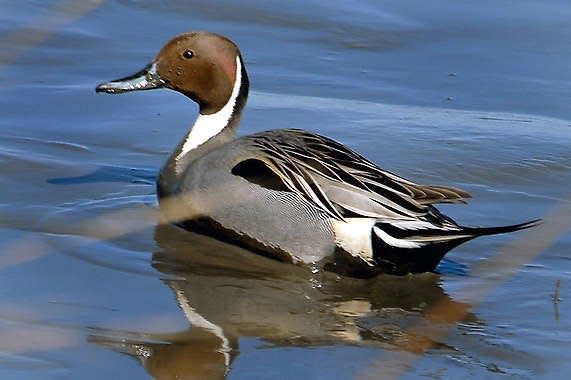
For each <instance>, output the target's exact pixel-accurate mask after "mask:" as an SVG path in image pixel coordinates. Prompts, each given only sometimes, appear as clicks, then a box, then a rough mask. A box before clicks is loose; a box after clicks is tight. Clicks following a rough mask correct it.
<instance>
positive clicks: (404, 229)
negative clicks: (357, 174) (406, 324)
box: [371, 219, 541, 274]
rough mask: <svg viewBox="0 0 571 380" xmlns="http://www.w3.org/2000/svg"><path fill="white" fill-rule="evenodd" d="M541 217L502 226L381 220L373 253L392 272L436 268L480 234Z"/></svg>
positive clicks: (524, 225) (526, 225)
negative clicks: (466, 225)
mask: <svg viewBox="0 0 571 380" xmlns="http://www.w3.org/2000/svg"><path fill="white" fill-rule="evenodd" d="M540 223H541V220H540V219H536V220H532V221H529V222H525V223H520V224H514V225H510V226H500V227H463V226H459V225H456V224H452V223H447V224H445V225H442V226H439V225H435V224H432V223H430V222H428V221H379V222H377V223H375V225H374V226H373V230H372V232H371V240H372V246H373V257H374V260H375V262H376V264H377V266H380V267H381V268H382V269H383V271H385V272H387V273H393V274H406V273H419V272H431V271H434V269H435V268H436V266H437V265H438V263H439V262H440V260H441V259H442V258H443V257H444V255H445V254H446V253H447V252H448V251H450V250H451V249H452V248H454V247H457V246H458V245H460V244H462V243H465V242H467V241H469V240H472V239H474V238H476V237H479V236H486V235H496V234H503V233H508V232H514V231H519V230H523V229H526V228H531V227H534V226H537V225H538V224H540Z"/></svg>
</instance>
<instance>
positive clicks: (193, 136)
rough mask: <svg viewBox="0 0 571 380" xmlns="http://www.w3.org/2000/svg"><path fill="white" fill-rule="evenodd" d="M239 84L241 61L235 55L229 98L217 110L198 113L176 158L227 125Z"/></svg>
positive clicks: (202, 142) (234, 104)
mask: <svg viewBox="0 0 571 380" xmlns="http://www.w3.org/2000/svg"><path fill="white" fill-rule="evenodd" d="M241 85H242V63H241V62H240V57H239V56H236V80H235V81H234V87H233V88H232V94H231V95H230V99H228V102H226V104H225V105H224V107H222V108H221V109H220V110H219V111H218V112H216V113H213V114H210V115H203V114H199V115H198V118H196V121H195V122H194V125H193V126H192V128H191V130H190V132H189V133H188V135H187V136H186V140H185V141H184V144H183V146H182V150H181V152H180V154H179V155H178V156H177V157H176V159H177V160H179V159H180V158H181V157H183V156H184V155H185V154H187V153H188V152H190V151H191V150H192V149H194V148H196V147H198V146H199V145H202V144H204V143H205V142H206V141H208V140H210V139H211V138H212V137H214V136H216V135H217V134H219V133H220V132H221V131H222V130H223V129H224V128H225V127H226V126H227V125H228V122H229V121H230V118H231V117H232V114H233V113H234V107H235V106H236V99H237V98H238V93H239V92H240V86H241Z"/></svg>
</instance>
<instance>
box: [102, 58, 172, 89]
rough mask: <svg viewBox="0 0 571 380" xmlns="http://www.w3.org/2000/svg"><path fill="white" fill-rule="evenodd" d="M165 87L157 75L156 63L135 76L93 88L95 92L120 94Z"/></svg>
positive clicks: (164, 83)
mask: <svg viewBox="0 0 571 380" xmlns="http://www.w3.org/2000/svg"><path fill="white" fill-rule="evenodd" d="M165 85H166V82H165V81H164V80H163V79H162V78H161V77H160V75H159V74H158V73H157V65H156V63H151V64H150V65H148V66H147V67H145V68H144V69H143V70H141V71H139V72H138V73H136V74H133V75H130V76H128V77H125V78H122V79H116V80H114V81H111V82H107V83H102V84H100V85H99V86H97V87H96V88H95V92H106V93H108V94H121V93H123V92H128V91H142V90H152V89H154V88H161V87H165Z"/></svg>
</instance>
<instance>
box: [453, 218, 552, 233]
mask: <svg viewBox="0 0 571 380" xmlns="http://www.w3.org/2000/svg"><path fill="white" fill-rule="evenodd" d="M541 223H542V220H541V219H535V220H530V221H529V222H525V223H519V224H512V225H510V226H500V227H463V228H462V231H463V232H466V233H467V234H470V235H473V237H478V236H486V235H497V234H505V233H508V232H515V231H520V230H525V229H527V228H531V227H535V226H538V225H540V224H541Z"/></svg>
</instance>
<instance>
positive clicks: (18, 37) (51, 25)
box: [0, 0, 105, 69]
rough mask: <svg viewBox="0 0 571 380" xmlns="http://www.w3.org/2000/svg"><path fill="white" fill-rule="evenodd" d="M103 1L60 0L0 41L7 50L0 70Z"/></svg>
mask: <svg viewBox="0 0 571 380" xmlns="http://www.w3.org/2000/svg"><path fill="white" fill-rule="evenodd" d="M104 2H105V0H82V1H75V0H62V1H60V2H59V3H56V4H55V5H54V6H53V7H52V8H51V9H50V12H47V13H45V14H44V15H43V16H42V17H38V18H36V19H34V20H33V22H31V23H30V26H29V27H23V28H20V29H18V30H16V31H15V32H14V33H12V34H9V35H8V36H6V37H4V38H3V39H0V45H2V47H3V48H6V49H7V50H4V51H3V52H2V54H0V69H1V68H2V66H3V65H7V64H10V63H12V62H14V61H16V60H17V59H18V58H19V57H20V55H22V54H23V53H24V52H25V51H26V50H28V49H31V48H33V47H35V46H38V45H40V44H41V43H43V42H44V41H45V40H47V39H48V38H49V37H51V36H52V35H53V34H54V33H56V32H57V31H59V30H60V29H62V28H63V27H65V26H67V25H69V24H70V23H72V22H73V21H74V20H76V19H78V18H80V17H82V16H85V15H86V14H87V13H89V12H91V11H92V10H94V9H96V8H97V7H98V6H100V5H102V4H103V3H104Z"/></svg>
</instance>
